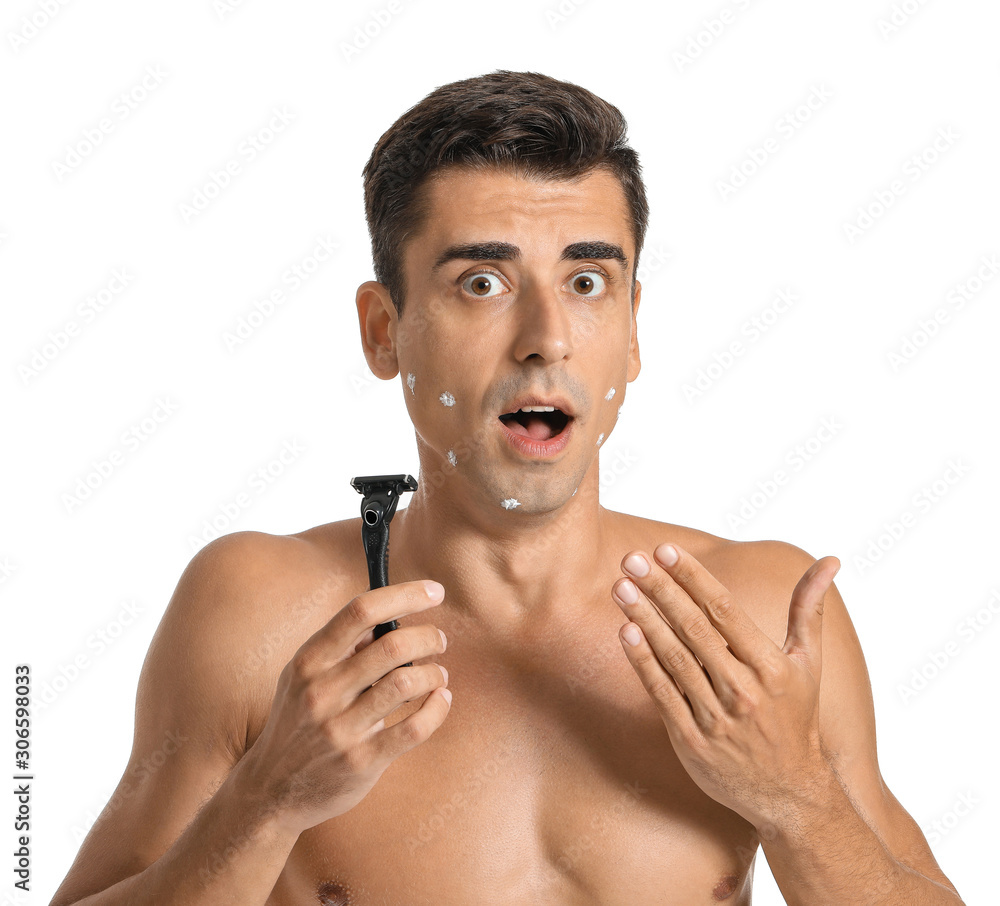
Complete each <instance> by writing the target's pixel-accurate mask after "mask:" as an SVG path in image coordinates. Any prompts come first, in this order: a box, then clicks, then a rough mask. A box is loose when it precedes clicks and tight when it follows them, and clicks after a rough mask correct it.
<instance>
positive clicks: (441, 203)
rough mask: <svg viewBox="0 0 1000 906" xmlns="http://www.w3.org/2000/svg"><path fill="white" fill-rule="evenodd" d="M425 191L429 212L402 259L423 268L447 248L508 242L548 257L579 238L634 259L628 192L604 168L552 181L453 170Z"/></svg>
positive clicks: (498, 172) (441, 174) (490, 171)
mask: <svg viewBox="0 0 1000 906" xmlns="http://www.w3.org/2000/svg"><path fill="white" fill-rule="evenodd" d="M423 189H424V192H425V193H426V194H425V200H426V203H427V209H428V214H427V217H426V219H425V221H424V223H423V226H422V228H421V229H420V231H419V232H418V233H417V234H416V235H415V236H414V237H413V239H412V241H411V242H409V243H407V246H408V248H407V254H406V257H407V258H410V259H412V260H414V261H415V262H420V265H425V264H426V265H427V266H430V264H431V263H433V257H432V256H435V255H436V253H437V252H439V251H440V250H441V249H443V248H446V247H448V246H450V245H454V244H456V243H461V242H485V241H490V240H506V241H509V242H513V243H515V244H516V245H518V246H520V247H522V248H523V249H525V252H526V254H527V253H528V251H529V250H534V251H535V252H536V253H538V254H548V253H550V252H558V251H561V250H562V249H563V248H564V247H565V246H566V245H568V244H570V243H572V242H576V241H579V240H581V239H588V240H595V239H603V240H606V241H609V242H614V243H616V244H618V245H620V246H621V247H622V248H623V249H628V252H627V254H628V256H629V258H630V259H631V258H632V257H633V255H632V249H631V238H632V230H631V226H632V224H631V218H630V214H629V209H628V204H627V202H626V200H625V192H624V190H623V189H622V186H621V183H620V182H619V181H618V179H617V178H616V177H615V176H614V175H613V174H612V173H610V172H608V171H607V170H604V169H598V170H593V171H591V172H589V173H588V174H587V175H586V176H583V177H581V178H579V179H574V180H565V179H556V180H551V179H539V178H535V177H527V176H521V175H516V174H513V173H510V172H507V171H503V170H498V169H488V170H472V169H469V168H459V167H453V168H449V169H447V170H445V171H441V172H439V173H437V174H435V175H434V176H433V177H431V178H430V179H429V180H428V182H427V184H426V185H425V186H424V187H423ZM428 258H430V261H428V260H427V259H428Z"/></svg>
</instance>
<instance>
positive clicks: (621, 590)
mask: <svg viewBox="0 0 1000 906" xmlns="http://www.w3.org/2000/svg"><path fill="white" fill-rule="evenodd" d="M616 594H617V595H618V597H619V598H621V599H622V601H624V602H625V603H626V604H635V602H636V601H638V600H639V592H638V590H637V589H636V587H635V586H634V585H633V584H632V583H631V582H629V580H628V579H626V580H625V581H624V582H622V584H621V585H619V586H618V589H617V591H616Z"/></svg>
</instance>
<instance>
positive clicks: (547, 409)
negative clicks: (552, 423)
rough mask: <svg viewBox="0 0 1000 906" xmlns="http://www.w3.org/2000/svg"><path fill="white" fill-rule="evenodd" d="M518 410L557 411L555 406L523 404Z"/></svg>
mask: <svg viewBox="0 0 1000 906" xmlns="http://www.w3.org/2000/svg"><path fill="white" fill-rule="evenodd" d="M517 411H518V412H555V411H556V407H555V406H522V407H521V408H520V409H518V410H517Z"/></svg>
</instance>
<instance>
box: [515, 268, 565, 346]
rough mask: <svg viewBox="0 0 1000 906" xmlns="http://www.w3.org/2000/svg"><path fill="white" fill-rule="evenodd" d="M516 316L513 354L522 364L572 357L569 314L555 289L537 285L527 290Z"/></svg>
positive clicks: (516, 308)
mask: <svg viewBox="0 0 1000 906" xmlns="http://www.w3.org/2000/svg"><path fill="white" fill-rule="evenodd" d="M515 317H516V318H517V337H516V342H515V346H514V355H515V356H516V357H517V360H518V361H519V362H524V361H527V360H528V359H530V358H532V357H533V356H538V357H540V358H542V359H544V360H545V361H546V362H558V361H561V360H562V359H568V358H569V357H570V356H571V355H572V354H573V330H572V323H571V320H570V315H569V312H568V311H567V310H566V307H565V305H563V303H562V300H561V299H560V298H559V295H558V293H557V292H556V291H555V290H553V289H551V288H547V287H541V286H538V285H537V284H535V285H533V286H530V287H525V289H524V290H523V291H522V293H521V295H520V298H519V299H518V304H517V306H516V307H515Z"/></svg>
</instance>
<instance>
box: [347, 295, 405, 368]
mask: <svg viewBox="0 0 1000 906" xmlns="http://www.w3.org/2000/svg"><path fill="white" fill-rule="evenodd" d="M355 302H356V304H357V307H358V325H359V327H360V328H361V345H362V347H363V349H364V353H365V360H366V361H367V362H368V367H369V368H371V370H372V374H374V375H375V376H376V377H378V378H381V379H382V380H383V381H390V380H392V379H393V378H394V377H395V376H396V375H397V374H399V362H398V361H397V359H396V342H395V340H396V307H395V306H394V305H393V304H392V299H391V297H390V296H389V291H388V290H387V289H386V288H385V287H384V286H383V285H382V284H381V283H376V282H375V281H374V280H369V281H367V282H366V283H362V284H361V286H359V287H358V292H357V296H356V299H355Z"/></svg>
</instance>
